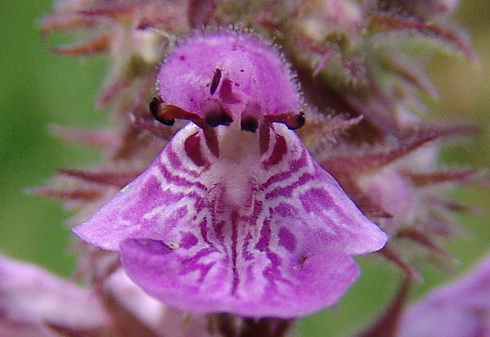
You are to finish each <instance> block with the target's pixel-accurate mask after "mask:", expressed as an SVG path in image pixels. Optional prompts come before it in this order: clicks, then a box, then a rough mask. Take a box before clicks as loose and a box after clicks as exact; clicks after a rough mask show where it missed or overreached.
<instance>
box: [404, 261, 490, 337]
mask: <svg viewBox="0 0 490 337" xmlns="http://www.w3.org/2000/svg"><path fill="white" fill-rule="evenodd" d="M399 331H400V333H399V337H418V336H427V337H489V336H490V255H487V256H486V257H485V258H483V260H482V261H481V262H480V263H479V264H478V265H477V266H476V267H475V268H474V269H473V270H471V271H470V272H469V273H468V274H467V275H466V276H464V277H463V278H461V279H460V280H457V281H456V282H453V283H451V284H448V285H445V286H443V287H440V288H438V289H436V290H433V291H432V292H431V293H430V294H429V295H428V296H427V297H425V298H423V299H422V300H421V301H419V302H418V303H415V304H414V305H412V306H411V307H409V308H408V310H407V311H406V312H405V315H404V316H403V317H402V320H401V326H400V330H399Z"/></svg>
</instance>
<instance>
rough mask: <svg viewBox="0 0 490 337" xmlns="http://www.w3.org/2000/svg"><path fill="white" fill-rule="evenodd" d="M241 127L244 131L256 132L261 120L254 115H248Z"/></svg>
mask: <svg viewBox="0 0 490 337" xmlns="http://www.w3.org/2000/svg"><path fill="white" fill-rule="evenodd" d="M240 127H241V129H242V130H243V131H250V132H255V131H257V128H258V127H259V122H258V121H257V119H256V118H254V117H248V118H245V119H242V122H241V125H240Z"/></svg>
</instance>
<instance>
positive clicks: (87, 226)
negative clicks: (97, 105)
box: [74, 33, 386, 318]
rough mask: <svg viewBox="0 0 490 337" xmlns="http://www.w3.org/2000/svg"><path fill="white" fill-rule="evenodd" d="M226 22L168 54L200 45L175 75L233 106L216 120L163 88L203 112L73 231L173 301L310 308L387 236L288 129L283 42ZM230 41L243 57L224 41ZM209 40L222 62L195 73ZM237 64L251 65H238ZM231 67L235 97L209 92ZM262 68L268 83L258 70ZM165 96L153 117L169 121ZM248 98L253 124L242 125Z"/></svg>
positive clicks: (291, 102) (335, 293) (298, 311)
mask: <svg viewBox="0 0 490 337" xmlns="http://www.w3.org/2000/svg"><path fill="white" fill-rule="evenodd" d="M220 34H221V35H211V37H210V38H209V39H210V40H209V41H208V42H206V41H207V40H206V38H199V39H197V40H196V43H198V44H199V46H200V47H199V48H191V47H192V42H187V45H183V46H182V47H180V48H183V49H179V48H177V50H176V51H175V52H174V53H173V54H172V55H170V56H169V60H172V59H175V58H177V59H179V58H180V56H178V55H181V54H182V51H183V50H184V51H186V50H188V49H189V50H192V51H193V53H197V52H198V51H199V55H200V58H194V61H193V62H194V63H189V64H187V65H186V67H188V68H189V69H190V71H189V74H193V72H194V75H189V77H188V78H186V79H183V78H182V77H178V76H177V75H175V76H176V77H174V78H172V79H171V80H168V79H167V81H168V82H173V83H174V85H175V86H176V87H179V88H180V90H181V91H187V95H188V96H185V94H186V93H184V92H182V93H181V96H182V97H188V98H189V99H190V98H191V97H194V100H195V101H197V102H198V103H199V102H201V103H202V104H201V105H199V104H197V105H196V106H195V108H196V109H198V108H199V107H203V106H210V105H209V104H208V103H209V102H213V104H215V106H220V107H221V108H222V109H223V110H222V111H225V113H226V114H227V116H229V117H231V118H230V119H229V120H228V121H227V123H209V118H207V117H208V115H206V114H207V113H209V111H204V110H192V109H194V108H193V107H192V106H190V105H185V102H186V101H185V99H184V98H182V100H178V99H177V98H176V97H177V96H175V97H173V95H172V91H171V90H170V89H169V93H168V96H165V95H164V91H163V90H162V91H161V96H162V97H161V99H162V102H163V103H161V104H162V105H163V106H165V105H166V104H167V103H168V104H171V105H172V108H171V109H173V112H172V111H170V113H176V115H175V116H174V117H175V118H187V117H189V116H191V118H189V119H191V120H192V121H193V122H194V124H196V125H194V124H189V125H187V126H186V127H185V128H183V129H182V130H181V131H179V132H178V133H177V134H176V135H175V136H174V137H173V138H172V139H171V140H170V142H169V143H168V144H167V146H166V147H165V149H164V150H163V151H162V153H161V154H160V155H159V157H158V158H157V159H156V160H155V161H154V162H153V163H152V164H151V165H150V166H149V168H148V169H147V170H146V171H145V172H143V173H142V174H141V175H140V176H139V177H137V178H136V179H135V180H134V181H133V182H131V183H130V184H129V185H127V186H126V187H125V188H123V190H121V192H119V193H118V194H117V195H116V196H115V197H114V199H113V200H112V201H111V202H109V203H108V204H107V205H106V206H104V207H103V208H102V209H101V210H100V211H99V212H97V213H96V214H95V215H94V216H93V217H92V218H91V219H89V220H88V221H87V222H85V223H83V224H81V225H80V226H78V227H76V228H75V229H74V231H75V233H76V234H77V235H79V236H80V237H81V238H82V239H83V240H85V241H88V242H89V243H92V244H94V245H96V246H98V247H100V248H103V249H107V250H114V251H117V250H120V253H121V259H122V264H123V267H124V269H125V270H126V272H127V274H128V275H129V277H130V278H131V279H132V280H133V281H134V282H135V283H136V284H138V285H139V286H140V287H141V288H142V289H144V290H145V291H146V292H148V293H149V294H150V295H152V296H154V297H156V298H158V299H160V300H161V301H163V302H164V303H165V304H168V305H171V306H174V307H176V308H178V309H181V310H185V311H191V312H198V313H221V312H227V313H233V314H237V315H241V316H246V317H281V318H292V317H298V316H303V315H306V314H309V313H311V312H314V311H316V310H319V309H322V308H324V307H326V306H329V305H332V304H334V303H336V302H337V301H338V300H339V298H340V297H341V296H342V294H343V293H344V292H345V291H346V290H347V288H348V287H349V286H350V285H351V284H352V282H354V280H355V279H356V277H357V275H358V273H359V271H358V267H357V265H356V264H355V262H354V261H353V259H352V258H351V256H353V255H358V254H365V253H369V252H373V251H377V250H379V249H381V248H382V247H383V246H384V244H385V243H386V235H385V234H384V233H383V232H382V231H381V230H380V229H379V228H378V226H376V225H375V224H373V223H372V222H370V221H369V220H368V219H367V218H366V217H365V216H364V215H363V214H362V213H361V212H360V211H359V209H358V208H357V207H356V206H355V205H354V203H353V202H352V201H351V200H350V199H349V197H348V196H347V195H346V194H345V193H344V192H343V190H342V189H341V188H340V186H339V185H338V184H337V182H336V181H335V180H334V179H333V178H332V177H331V176H330V175H329V174H328V173H327V172H326V171H325V170H324V169H322V168H321V167H320V166H319V165H318V164H317V163H316V162H315V161H314V160H313V159H312V157H311V156H310V154H309V153H308V151H307V150H306V148H305V147H304V145H303V144H302V142H301V140H300V139H299V138H298V137H297V136H296V134H295V133H294V132H293V131H291V130H290V128H291V125H290V124H288V123H290V122H291V120H293V121H294V116H297V115H298V112H299V110H298V109H299V107H300V103H299V99H298V95H297V92H296V87H295V84H294V83H293V82H292V81H291V78H290V75H289V70H288V69H287V67H286V66H285V65H284V64H283V62H282V60H281V59H280V58H279V56H278V55H277V52H276V51H275V50H274V49H270V47H266V46H265V45H264V44H262V43H261V42H258V41H257V40H256V39H255V38H254V37H251V36H249V35H243V36H242V35H238V33H227V34H224V33H220ZM233 41H235V42H236V41H238V42H237V44H238V45H239V46H240V48H239V50H240V53H241V54H243V55H242V57H239V58H235V56H234V55H235V54H234V53H235V50H234V49H233V48H232V47H230V48H228V49H227V47H229V45H230V44H231V45H233V43H235V42H233ZM220 46H223V48H224V49H225V50H228V53H225V52H220V51H221V49H220V48H221V47H220ZM216 48H218V49H217V50H215V49H216ZM266 48H268V49H266ZM194 49H195V50H194ZM209 49H213V50H215V53H217V54H218V55H220V58H218V59H216V60H214V62H215V63H216V64H219V69H221V70H220V71H221V73H220V75H216V72H214V71H215V69H218V68H216V66H213V67H212V70H213V71H211V72H209V76H210V77H209V76H208V77H207V78H208V81H207V82H206V81H200V80H199V81H198V80H196V79H199V78H200V77H199V76H198V74H200V73H201V72H203V73H206V74H207V73H208V71H207V70H209V69H206V67H205V66H206V65H207V63H206V62H204V65H205V66H202V67H201V66H200V63H197V62H198V61H202V60H207V58H206V57H205V56H204V55H207V53H209ZM176 55H177V56H176ZM184 59H186V60H189V59H190V58H188V57H185V58H184ZM256 59H257V61H255V60H256ZM234 62H236V64H235V63H234ZM198 65H199V66H198ZM166 67H176V65H174V64H173V63H172V62H171V61H167V62H166V63H165V64H164V65H163V67H162V69H161V73H172V69H170V70H168V69H166ZM197 68H199V69H197ZM240 69H244V70H245V71H244V72H245V73H246V74H247V75H246V76H245V77H240V76H241V75H240V76H238V75H237V76H236V77H235V75H236V74H235V73H234V72H235V71H238V72H240ZM213 72H214V73H213ZM196 74H197V75H196ZM217 77H219V80H218V79H217ZM203 78H204V77H203ZM227 80H229V81H230V82H231V83H230V89H229V90H231V91H228V92H227V95H228V94H229V95H231V96H226V97H228V98H229V97H235V98H236V101H233V102H231V101H229V100H225V99H224V98H223V97H219V98H218V99H216V100H215V99H214V98H209V97H210V96H214V95H215V94H216V93H217V92H218V91H220V90H221V89H220V87H221V85H224V84H223V83H225V82H226V81H227ZM182 81H184V82H185V83H186V85H184V84H183V83H182ZM223 81H224V82H223ZM261 81H265V82H267V84H268V85H267V86H263V85H259V84H257V85H255V84H254V83H261ZM283 81H287V83H280V82H283ZM162 82H163V79H162V78H160V83H162ZM216 83H218V84H216ZM220 83H221V84H220ZM235 83H239V84H240V85H239V86H235ZM276 84H277V85H276ZM202 87H207V89H206V90H204V89H203V90H201V89H202ZM213 87H216V88H215V89H213V90H211V89H212V88H213ZM267 88H268V89H267ZM276 88H277V90H276ZM226 90H228V89H226ZM254 90H255V91H258V92H255V91H254ZM259 91H260V92H259ZM177 92H178V91H176V92H175V95H177ZM193 95H195V96H193ZM283 96H284V97H283ZM281 97H283V98H284V99H283V100H282V101H281ZM292 97H293V98H292ZM203 102H204V103H203ZM211 105H212V104H211ZM160 108H161V107H159V108H158V109H157V110H158V111H156V110H155V109H154V112H155V111H156V115H157V117H161V119H163V121H164V122H165V121H169V120H170V119H167V118H168V117H169V115H166V114H167V113H168V112H169V111H168V110H165V107H163V109H160ZM252 108H253V109H252ZM250 109H251V110H250ZM283 109H285V110H283ZM251 112H253V113H254V116H255V117H254V118H255V122H254V123H256V128H250V127H245V128H244V123H243V121H244V116H245V114H248V113H251ZM291 116H293V117H291ZM219 121H224V119H221V120H219ZM276 122H277V123H276ZM245 124H246V123H245ZM293 124H294V123H293ZM250 125H251V124H247V126H250ZM254 125H255V124H254ZM256 130H258V132H255V131H256Z"/></svg>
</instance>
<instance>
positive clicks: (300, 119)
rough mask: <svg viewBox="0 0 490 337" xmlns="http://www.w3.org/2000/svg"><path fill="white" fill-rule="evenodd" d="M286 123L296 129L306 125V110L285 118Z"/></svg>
mask: <svg viewBox="0 0 490 337" xmlns="http://www.w3.org/2000/svg"><path fill="white" fill-rule="evenodd" d="M285 124H286V126H287V127H288V129H289V130H296V129H299V128H300V127H302V126H303V125H305V114H304V112H300V113H299V114H297V115H296V116H294V115H293V116H291V117H288V118H287V119H286V120H285Z"/></svg>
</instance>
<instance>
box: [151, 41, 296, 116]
mask: <svg viewBox="0 0 490 337" xmlns="http://www.w3.org/2000/svg"><path fill="white" fill-rule="evenodd" d="M217 69H219V71H220V76H219V80H218V76H215V74H216V70H217ZM169 79H172V80H169ZM173 79H179V80H173ZM158 81H159V83H158V87H159V93H160V94H161V96H162V98H163V100H164V101H165V103H168V104H171V105H175V106H178V107H179V108H180V109H183V110H185V111H188V112H193V113H196V114H198V115H199V116H200V117H202V118H204V117H205V115H206V113H207V112H208V110H209V109H210V108H213V107H215V103H219V104H220V105H221V106H222V107H223V108H224V109H225V110H226V111H227V112H229V113H230V114H231V117H232V118H233V119H234V120H239V119H240V116H241V115H242V112H244V111H245V110H249V109H253V110H255V111H254V114H255V115H256V117H259V116H262V115H271V114H275V113H285V112H299V111H301V104H300V100H299V99H298V88H297V85H296V84H295V83H294V81H292V76H291V73H290V71H289V69H288V67H287V66H286V64H285V62H284V61H283V58H282V57H280V55H279V53H278V52H277V51H276V50H275V49H274V48H271V47H270V46H269V45H266V44H265V43H264V42H263V41H260V40H259V39H258V38H256V37H254V36H252V35H251V34H244V33H243V32H229V31H223V32H217V33H215V34H214V35H213V34H211V35H206V36H196V37H195V38H193V39H190V40H189V41H187V42H185V43H184V44H182V45H180V46H178V47H177V48H176V50H174V52H173V53H172V54H171V55H169V57H168V58H167V59H166V61H165V63H164V65H163V66H162V68H161V71H160V73H159V75H158ZM271 88H274V90H271Z"/></svg>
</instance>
